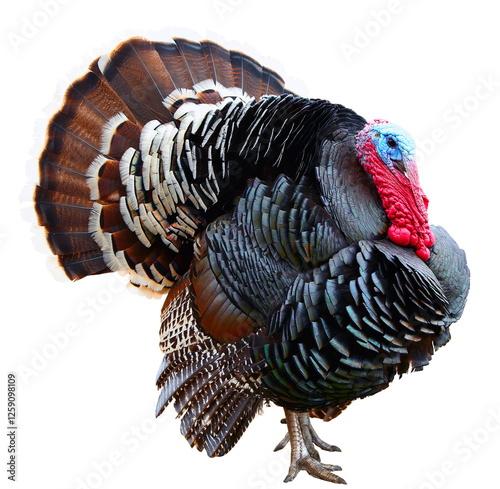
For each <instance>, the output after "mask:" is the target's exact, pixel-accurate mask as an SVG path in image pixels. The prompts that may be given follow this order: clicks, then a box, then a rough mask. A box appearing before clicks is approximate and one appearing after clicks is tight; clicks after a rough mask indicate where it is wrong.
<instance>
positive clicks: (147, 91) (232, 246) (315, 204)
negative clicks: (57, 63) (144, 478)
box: [34, 38, 469, 483]
mask: <svg viewBox="0 0 500 489" xmlns="http://www.w3.org/2000/svg"><path fill="white" fill-rule="evenodd" d="M34 201H35V209H36V212H37V216H38V221H39V224H40V225H41V226H44V228H45V232H46V237H47V241H48V244H49V246H50V249H51V251H52V253H54V254H55V255H56V256H57V258H58V262H59V264H60V266H61V267H62V268H63V269H64V271H65V273H66V275H67V276H68V277H69V279H71V280H78V279H81V278H83V277H86V276H88V275H96V274H101V273H108V272H122V273H126V274H129V279H130V283H131V284H132V285H133V286H135V287H137V288H138V289H140V290H142V291H145V292H148V293H149V294H150V295H155V296H159V295H162V294H164V295H165V302H164V305H163V307H162V311H161V328H160V347H161V350H162V352H163V354H164V356H163V361H162V363H161V366H160V369H159V372H158V375H157V379H156V383H157V386H158V388H159V389H160V394H159V400H158V404H157V408H156V414H157V415H160V414H161V413H162V412H163V411H164V409H165V408H166V406H168V405H169V404H172V405H173V406H174V408H175V410H176V412H177V413H178V417H179V418H180V424H181V427H180V429H181V433H182V434H183V435H184V437H185V438H186V440H187V441H188V442H189V444H190V445H191V446H193V447H197V449H198V450H205V451H206V453H207V454H208V455H209V456H210V457H215V456H222V455H225V454H226V453H228V452H229V451H230V450H231V449H232V448H233V447H234V446H235V444H236V443H237V442H238V440H239V439H240V437H241V436H242V434H243V433H244V431H245V429H246V428H247V426H248V425H249V423H250V422H251V421H252V419H253V418H254V417H255V415H256V414H257V413H258V412H260V411H261V410H262V408H263V406H264V405H268V404H270V403H274V404H276V405H278V406H281V407H283V409H284V413H285V419H286V425H287V428H288V433H287V435H286V437H285V438H284V439H283V440H282V441H281V442H280V443H279V445H278V446H277V447H276V448H277V449H281V448H283V447H284V446H285V445H287V444H288V443H289V444H290V446H291V463H290V469H289V472H288V475H287V476H286V479H285V482H287V481H291V480H293V479H294V478H295V477H296V475H297V474H298V472H299V471H301V470H305V471H307V472H308V473H309V474H310V475H312V476H314V477H317V478H320V479H324V480H327V481H331V482H334V483H344V480H343V479H342V478H341V477H339V476H338V475H337V474H336V473H335V472H336V471H337V470H340V467H338V466H335V465H329V464H324V463H322V462H321V460H320V456H319V452H318V450H317V448H316V447H318V448H321V449H323V450H327V451H337V450H339V449H338V448H337V447H335V446H333V445H330V444H328V443H326V442H324V441H322V440H321V439H320V438H319V436H318V435H317V433H316V432H315V430H314V429H313V427H312V424H311V418H321V419H323V420H325V421H329V420H331V419H333V418H335V417H336V416H338V415H339V414H340V413H341V412H342V411H343V410H344V409H346V408H347V406H348V405H349V404H350V403H351V402H352V401H353V400H355V399H360V398H364V397H367V396H371V395H373V394H376V393H377V392H379V391H381V390H382V389H385V388H386V387H387V386H388V385H389V384H390V382H391V381H392V380H393V379H394V378H395V376H398V375H399V376H400V375H402V374H403V373H405V372H408V371H413V370H421V369H422V368H423V367H425V366H426V365H427V364H428V363H429V361H430V360H431V357H432V355H433V353H434V351H435V350H436V349H438V348H439V347H441V346H443V345H444V344H446V343H447V342H448V340H449V339H450V333H449V327H450V325H451V324H452V323H453V322H455V321H457V320H458V319H459V318H460V317H461V315H462V311H463V309H464V306H465V301H466V297H467V293H468V289H469V270H468V268H467V264H466V257H465V253H464V252H463V251H462V250H461V249H460V248H459V247H458V245H457V244H456V242H455V241H454V240H453V239H452V238H451V237H450V235H449V234H448V233H447V232H446V231H445V230H444V229H443V228H441V227H438V226H431V225H429V222H428V214H427V207H428V199H427V197H426V195H425V194H424V192H423V191H422V189H421V187H420V184H419V178H418V173H417V167H416V163H415V144H414V141H413V139H412V138H411V136H410V135H409V134H408V133H407V132H406V131H405V130H403V129H402V128H400V127H398V126H397V125H395V124H392V123H390V122H388V121H385V120H375V121H372V122H369V123H368V122H367V121H365V120H364V119H363V118H362V117H360V116H359V115H357V114H356V113H355V112H353V111H352V110H350V109H348V108H345V107H343V106H342V105H337V104H332V103H330V102H327V101H324V100H315V99H308V98H302V97H300V96H297V95H295V94H294V93H292V92H290V91H288V90H287V89H286V88H285V86H284V82H283V80H282V78H281V77H280V76H279V75H278V74H277V73H275V72H273V71H272V70H270V69H268V68H265V67H263V66H261V65H260V64H259V63H258V62H257V61H255V60H254V59H252V58H250V57H249V56H247V55H245V54H243V53H240V52H237V51H229V50H226V49H224V48H223V47H221V46H219V45H218V44H215V43H213V42H210V41H202V42H199V43H198V42H192V41H189V40H185V39H179V38H177V39H174V41H173V42H171V43H163V42H151V41H149V40H146V39H143V38H132V39H129V40H127V41H125V42H123V43H122V44H120V45H119V46H118V47H117V48H116V49H115V50H114V51H113V52H112V53H111V54H110V55H109V56H102V57H100V58H99V59H97V60H95V61H94V62H93V63H92V64H91V65H90V67H89V70H88V72H87V73H86V74H85V75H84V76H82V77H81V78H79V79H78V80H76V81H75V82H74V83H72V84H71V86H70V87H69V88H68V90H67V92H66V95H65V98H64V101H63V104H62V108H61V109H60V111H59V112H57V113H56V114H55V115H54V116H53V118H52V119H51V121H50V123H49V125H48V130H47V138H46V143H45V147H44V150H43V152H42V154H41V156H40V159H39V182H38V185H37V187H36V190H35V194H34ZM145 307H147V304H146V305H145ZM123 320H126V318H125V317H124V318H123Z"/></svg>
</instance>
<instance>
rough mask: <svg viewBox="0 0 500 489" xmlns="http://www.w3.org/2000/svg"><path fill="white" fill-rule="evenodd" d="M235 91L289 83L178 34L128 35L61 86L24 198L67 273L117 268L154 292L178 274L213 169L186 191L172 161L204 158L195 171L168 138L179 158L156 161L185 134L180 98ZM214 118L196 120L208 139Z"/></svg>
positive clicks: (266, 91)
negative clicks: (162, 37) (157, 38)
mask: <svg viewBox="0 0 500 489" xmlns="http://www.w3.org/2000/svg"><path fill="white" fill-rule="evenodd" d="M243 93H246V94H247V95H246V96H247V97H248V98H249V99H251V98H252V97H253V98H255V99H257V100H258V99H259V98H260V97H261V96H263V95H273V94H281V93H288V92H286V90H285V88H284V84H283V80H282V79H281V78H280V77H279V75H277V74H276V73H274V72H272V71H271V70H269V69H267V68H264V67H262V66H261V65H260V64H259V63H257V62H256V61H255V60H253V59H251V58H249V57H248V56H246V55H244V54H242V53H238V52H235V51H228V50H226V49H224V48H222V47H221V46H219V45H217V44H215V43H213V42H209V41H202V42H200V43H195V42H192V41H188V40H185V39H175V40H174V43H161V42H150V41H148V40H146V39H142V38H132V39H129V40H127V41H125V42H123V43H122V44H120V45H119V46H118V47H117V48H116V49H115V50H114V51H113V52H112V53H111V54H110V55H109V56H102V57H101V58H99V59H97V60H95V61H94V62H93V63H92V64H91V65H90V67H89V71H88V73H87V74H85V75H84V76H83V77H82V78H80V79H78V80H76V81H75V82H74V83H73V84H72V85H71V86H70V87H69V88H68V90H67V92H66V95H65V98H64V101H63V105H62V107H61V109H60V111H59V112H58V113H57V114H55V115H54V117H53V118H52V119H51V121H50V123H49V127H48V131H47V139H46V144H45V148H44V150H43V152H42V154H41V156H40V160H39V184H38V186H37V188H36V191H35V195H34V200H35V209H36V212H37V216H38V222H39V224H40V225H41V226H44V227H45V230H46V235H47V240H48V242H49V246H50V248H51V250H52V252H53V253H54V254H55V255H56V256H57V257H58V260H59V264H60V265H61V266H62V268H63V269H64V271H65V273H66V275H67V276H68V277H69V278H70V279H72V280H77V279H80V278H83V277H85V276H87V275H95V274H100V273H106V272H109V271H125V272H128V273H129V274H130V278H131V281H132V283H134V284H136V285H139V286H147V287H149V288H150V289H152V290H154V291H158V292H161V291H164V290H166V289H168V288H169V287H171V286H172V284H173V283H174V282H175V281H176V280H177V279H179V277H181V276H182V275H183V274H184V273H185V272H186V270H187V269H188V266H189V263H190V261H191V257H192V244H191V242H192V239H193V238H194V236H195V234H196V233H197V232H198V230H200V229H203V227H204V225H205V222H204V219H203V213H204V212H206V211H207V210H208V209H209V207H210V206H212V205H214V204H215V203H216V202H217V201H218V190H219V189H218V187H217V181H215V182H214V180H216V177H215V176H212V180H211V182H208V181H207V182H206V183H205V182H204V183H203V184H201V183H200V184H199V186H198V187H196V188H195V191H193V188H192V186H191V187H190V186H189V185H187V184H186V185H184V186H182V183H183V182H182V181H181V176H183V170H182V165H185V164H186V165H188V164H190V165H191V171H192V172H193V176H194V179H195V180H196V178H198V180H200V177H203V176H206V175H208V173H209V171H210V168H208V167H207V168H205V167H206V166H207V158H206V157H205V158H204V159H203V161H199V162H198V165H199V168H197V167H196V163H195V164H193V162H192V159H189V158H191V155H190V154H187V153H188V152H189V151H194V150H193V149H192V148H191V147H186V148H180V147H179V148H178V149H177V150H178V151H182V152H183V153H182V158H181V157H180V158H179V161H180V163H176V162H175V161H172V162H171V167H170V168H167V167H166V166H165V165H166V164H165V163H164V162H162V163H161V164H160V163H159V162H158V161H159V159H161V153H162V151H169V150H170V151H172V149H171V148H170V149H169V144H170V145H175V144H180V143H179V141H181V142H183V141H184V139H183V138H184V137H185V138H186V139H187V138H188V137H189V135H190V133H191V130H192V126H189V125H188V124H186V123H184V126H182V120H181V119H182V117H180V116H179V114H178V115H177V117H174V113H175V112H176V111H177V110H178V109H179V107H180V106H181V105H183V104H187V106H189V105H190V104H196V105H200V104H210V107H211V106H213V104H218V103H219V104H220V103H222V102H223V101H224V100H225V99H226V98H227V97H229V98H230V100H233V99H235V98H238V97H240V96H241V94H243ZM228 108H229V106H227V107H226V111H227V109H228ZM207 111H208V110H207ZM207 111H206V112H207ZM221 117H222V116H221ZM216 119H217V118H216V117H214V118H212V120H211V123H213V128H211V126H210V125H209V124H208V122H210V121H209V120H206V123H207V124H206V126H207V127H206V132H205V133H204V135H205V136H206V138H207V140H208V139H209V138H210V137H211V134H212V132H214V131H215V127H216V125H217V124H216V123H217V121H216ZM169 131H170V132H169ZM177 131H180V133H179V134H180V135H181V136H182V137H177V139H175V137H176V136H175V134H173V132H177ZM200 131H201V129H200ZM210 131H212V132H210ZM214 138H215V141H214V144H215V142H216V141H217V133H214V135H213V139H214ZM162 143H163V146H161V144H162ZM194 154H195V153H194V152H193V155H194ZM179 155H180V152H179ZM206 156H207V157H209V156H211V155H206ZM186 159H189V161H188V162H187V163H186V161H187V160H186ZM181 160H182V161H181ZM184 160H186V161H184ZM176 164H177V167H175V165H176ZM214 164H215V163H214ZM162 165H163V166H162ZM202 170H203V171H202ZM176 172H177V173H176ZM212 172H213V170H212ZM160 178H163V179H164V180H163V181H160ZM165 179H166V180H165ZM184 180H185V178H184ZM200 181H201V180H200ZM160 183H161V184H162V186H161V187H162V188H160ZM196 189H197V190H198V192H197V193H198V194H199V195H197V194H196ZM226 191H227V189H226ZM165 194H166V195H165ZM230 197H231V196H227V198H230ZM189 199H191V201H192V202H191V204H192V205H191V206H183V203H185V202H186V201H187V200H189ZM168 206H170V208H168ZM197 206H198V207H200V206H201V211H196V212H194V211H193V208H195V207H197Z"/></svg>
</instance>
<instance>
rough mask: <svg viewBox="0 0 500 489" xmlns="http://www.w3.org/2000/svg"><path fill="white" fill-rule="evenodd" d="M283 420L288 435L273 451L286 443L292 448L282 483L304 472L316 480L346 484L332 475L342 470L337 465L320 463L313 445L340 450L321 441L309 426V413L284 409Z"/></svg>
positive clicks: (329, 449)
mask: <svg viewBox="0 0 500 489" xmlns="http://www.w3.org/2000/svg"><path fill="white" fill-rule="evenodd" d="M285 419H286V424H287V427H288V433H287V434H286V436H285V438H283V440H281V442H280V443H278V445H277V446H276V448H275V449H274V450H275V451H277V450H281V449H282V448H283V447H285V446H286V444H287V443H288V442H290V446H291V448H292V454H291V462H290V469H289V471H288V475H287V476H286V478H285V480H284V482H290V481H293V479H295V477H296V476H297V474H298V473H299V471H301V470H305V471H306V472H307V473H308V474H309V475H312V476H313V477H316V478H318V479H322V480H325V481H330V482H335V483H336V484H346V482H345V480H344V479H342V478H341V477H339V476H337V475H335V474H333V471H336V470H342V469H341V468H340V467H339V466H338V465H330V464H323V463H321V461H320V456H319V453H318V451H317V450H316V448H315V446H314V445H316V446H317V447H319V448H321V449H323V450H327V451H329V452H340V448H338V447H336V446H334V445H330V444H328V443H326V442H324V441H323V440H321V438H320V437H319V436H318V434H317V433H316V431H315V430H314V428H313V427H312V425H311V418H310V417H309V413H299V412H295V411H291V410H289V409H286V408H285Z"/></svg>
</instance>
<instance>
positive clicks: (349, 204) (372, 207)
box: [316, 118, 390, 244]
mask: <svg viewBox="0 0 500 489" xmlns="http://www.w3.org/2000/svg"><path fill="white" fill-rule="evenodd" d="M363 124H364V121H363V120H362V119H361V118H358V119H351V121H350V125H349V126H347V127H346V126H343V127H342V126H339V127H337V128H336V129H335V130H334V132H333V133H332V135H331V137H330V138H328V139H326V140H325V141H324V142H323V144H322V147H321V157H320V159H319V164H318V165H317V167H316V175H317V180H318V182H319V186H320V192H321V196H322V200H323V204H324V206H325V209H326V210H327V211H328V213H329V214H330V215H331V216H332V218H333V219H334V220H335V222H336V224H337V226H338V227H339V229H340V230H341V231H342V233H343V234H344V236H345V239H346V241H347V242H348V243H349V244H352V243H355V242H358V241H361V240H363V239H377V238H379V237H381V236H383V235H385V233H386V232H387V229H388V228H389V225H390V222H389V219H388V218H387V215H386V212H385V210H384V207H383V205H382V201H381V199H380V196H379V194H378V192H377V188H376V187H375V185H374V184H373V181H372V180H371V179H370V176H369V175H368V174H367V172H366V171H365V170H364V169H363V167H362V166H361V164H360V162H359V160H358V158H357V156H356V148H355V145H356V135H357V133H358V132H359V130H360V129H362V128H363Z"/></svg>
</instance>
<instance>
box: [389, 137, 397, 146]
mask: <svg viewBox="0 0 500 489" xmlns="http://www.w3.org/2000/svg"><path fill="white" fill-rule="evenodd" d="M387 145H388V146H389V148H395V147H396V146H397V145H396V141H394V139H392V138H387Z"/></svg>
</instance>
